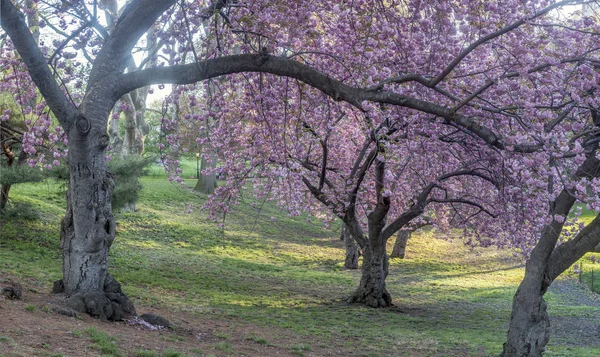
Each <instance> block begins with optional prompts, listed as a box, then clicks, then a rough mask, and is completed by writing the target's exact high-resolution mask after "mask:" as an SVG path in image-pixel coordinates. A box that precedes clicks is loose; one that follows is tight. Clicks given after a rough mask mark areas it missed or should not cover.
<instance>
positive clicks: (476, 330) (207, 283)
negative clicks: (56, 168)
mask: <svg viewBox="0 0 600 357" xmlns="http://www.w3.org/2000/svg"><path fill="white" fill-rule="evenodd" d="M156 170H162V168H156V167H155V168H153V169H152V170H151V173H150V175H149V176H146V177H144V178H143V179H142V185H143V187H144V189H143V190H142V192H141V196H140V202H139V203H138V205H137V206H138V212H135V213H117V214H116V218H117V221H118V226H117V238H116V240H115V242H114V244H113V246H112V248H111V255H110V260H109V269H110V271H111V273H112V274H113V276H114V277H115V278H116V279H117V280H119V281H120V282H121V283H122V286H123V289H124V290H125V292H126V293H127V294H128V295H129V296H130V297H131V298H132V299H133V300H134V302H135V303H136V304H137V305H145V306H157V307H162V308H167V307H168V308H169V309H173V310H177V311H185V312H187V313H190V314H196V315H199V316H208V317H211V318H215V319H218V320H227V321H239V322H240V323H244V324H251V325H255V326H257V327H258V328H264V329H267V330H272V331H282V332H284V333H285V334H287V335H289V336H296V337H297V338H298V341H294V342H289V343H286V344H282V343H280V342H279V341H278V338H279V337H278V336H277V334H274V335H273V336H271V335H269V336H266V337H267V338H268V341H267V339H265V338H264V337H262V336H258V335H256V336H255V335H252V336H251V337H249V338H246V339H247V340H252V341H254V342H256V343H257V344H260V345H274V346H280V347H282V348H287V349H289V352H290V353H294V354H298V355H301V354H304V355H308V354H309V353H310V351H311V350H314V349H316V348H317V346H319V348H327V349H329V350H330V352H332V353H333V351H344V352H345V353H346V354H350V355H356V356H385V355H406V356H493V355H497V354H499V352H500V350H501V346H502V343H503V342H504V338H505V334H506V329H507V322H508V319H509V316H510V308H511V300H512V295H513V294H514V291H515V289H516V287H517V285H518V284H519V282H520V280H521V278H522V276H523V265H522V262H521V261H519V260H516V259H514V258H512V256H511V254H510V253H509V252H502V251H498V250H496V249H488V250H484V249H475V250H469V249H467V248H465V247H464V246H463V245H462V244H461V243H460V242H459V240H458V239H455V242H454V243H453V242H451V241H450V240H447V239H440V238H444V237H438V236H437V235H436V234H435V232H432V231H426V232H421V233H417V234H414V235H413V237H412V238H411V241H410V242H409V244H408V250H407V259H405V260H391V261H390V275H389V277H388V279H387V286H388V289H389V291H390V292H391V294H392V296H393V299H394V303H395V304H396V307H395V308H391V309H379V310H376V309H370V308H366V307H362V306H359V305H346V304H345V303H344V300H343V299H344V298H345V297H347V296H349V295H350V294H351V293H352V291H353V289H354V288H355V287H356V286H357V284H358V281H359V279H360V272H358V271H346V270H343V269H341V266H342V263H343V249H342V248H343V244H342V242H340V241H339V239H338V237H339V231H335V230H334V231H325V230H323V229H322V228H321V223H320V222H319V221H318V220H316V219H314V218H313V219H309V218H308V217H297V218H291V217H288V216H287V215H286V214H285V213H282V212H281V211H280V209H279V208H277V207H276V206H274V205H272V204H269V203H267V204H265V205H264V206H262V208H261V209H260V210H259V209H258V208H256V207H254V206H253V205H252V203H253V201H252V199H250V198H249V197H244V198H243V199H242V200H241V203H240V205H239V206H237V207H236V208H235V209H234V210H233V211H232V212H231V213H230V214H229V215H228V216H227V218H226V221H225V228H224V229H221V228H218V227H217V226H216V225H215V223H214V222H210V221H209V220H208V219H207V218H206V213H205V212H203V211H202V210H201V209H200V208H199V207H200V206H201V205H202V203H203V202H204V200H205V199H206V198H205V197H203V196H198V195H196V194H195V193H193V192H190V191H189V190H185V189H182V188H181V187H180V186H179V185H178V184H172V183H169V182H167V181H166V180H165V179H164V174H162V173H161V172H160V171H156ZM190 170H191V172H190ZM194 172H195V162H194V161H189V160H188V161H187V162H186V161H184V175H183V177H189V176H191V175H193V173H194ZM194 183H195V180H188V185H190V186H193V184H194ZM61 190H62V189H61V187H60V185H59V184H58V183H53V182H44V183H40V184H20V185H16V186H15V187H14V189H13V191H11V195H12V197H13V199H14V201H15V202H20V203H27V204H28V205H30V206H31V207H34V208H35V209H36V211H38V212H39V214H40V217H41V218H40V219H39V220H31V219H23V218H15V219H11V220H5V221H3V222H2V223H0V274H2V273H8V274H11V275H13V276H17V277H23V278H29V279H30V280H31V281H33V282H35V284H38V285H39V288H40V290H48V289H49V287H50V286H51V283H52V281H54V280H57V279H60V269H61V266H60V249H59V244H60V243H59V239H58V237H59V230H60V218H61V217H62V215H63V213H64V194H63V192H62V191H61ZM190 203H192V204H194V206H195V208H194V210H193V212H192V213H191V214H186V213H185V211H186V210H187V208H188V206H189V204H190ZM257 206H260V205H257ZM271 217H275V218H276V219H275V220H274V221H272V220H271V219H270V218H271ZM391 244H393V242H392V241H390V248H391ZM599 255H600V254H599ZM587 266H588V267H589V266H590V264H588V265H587ZM597 266H598V267H600V265H598V264H597ZM598 278H599V279H598V280H599V281H600V272H598ZM599 285H600V284H599ZM547 296H548V301H549V307H550V313H551V315H553V314H555V315H560V316H581V314H582V313H591V314H598V313H600V311H598V309H594V308H591V307H588V306H585V307H579V306H570V305H568V304H565V303H564V302H563V301H562V300H560V299H561V297H560V296H559V295H554V294H552V293H548V295H547ZM75 333H76V332H73V335H74V336H75ZM86 333H87V335H89V336H91V337H92V342H93V343H94V348H95V349H97V350H99V351H100V353H102V354H105V355H113V356H119V355H121V354H122V353H123V352H122V351H121V350H119V348H118V346H117V344H116V340H115V339H114V337H111V336H107V335H105V334H104V335H103V334H102V333H101V332H100V331H95V330H94V331H92V332H90V331H89V330H87V332H86ZM94 336H95V337H94ZM215 337H218V338H220V339H221V341H216V342H215V344H214V345H212V347H214V348H215V350H216V351H215V353H217V354H223V353H225V354H231V353H234V351H235V341H234V337H232V335H231V332H230V331H220V332H219V331H217V332H215ZM96 340H97V341H96ZM302 341H310V345H309V344H305V343H301V342H302ZM346 341H356V342H355V343H353V346H352V348H351V350H349V349H348V348H349V347H348V346H347V344H346ZM168 342H171V341H168ZM177 342H178V341H175V340H173V341H172V343H173V346H174V347H175V348H176V349H177ZM0 344H1V341H0ZM597 345H598V344H597V343H595V344H592V343H591V342H589V346H597ZM322 346H323V347H322ZM257 347H258V346H257ZM103 349H105V350H103ZM548 349H549V353H548V355H549V356H595V355H598V354H599V353H600V349H599V348H596V347H586V344H585V343H583V344H582V343H579V342H577V343H576V342H574V341H566V340H564V339H562V340H561V339H554V338H552V339H551V341H550V344H549V346H548ZM146 352H148V353H150V354H149V355H152V354H151V353H152V352H154V351H145V350H138V351H137V352H136V353H137V355H140V353H146ZM172 352H174V353H179V352H175V351H172ZM162 355H165V351H163V352H162ZM140 356H141V355H140Z"/></svg>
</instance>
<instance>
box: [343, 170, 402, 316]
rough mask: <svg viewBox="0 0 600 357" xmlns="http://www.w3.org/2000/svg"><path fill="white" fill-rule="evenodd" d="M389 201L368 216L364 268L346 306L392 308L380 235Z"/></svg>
mask: <svg viewBox="0 0 600 357" xmlns="http://www.w3.org/2000/svg"><path fill="white" fill-rule="evenodd" d="M377 162H378V164H379V167H378V171H381V172H380V174H382V172H383V167H384V166H383V163H379V161H377ZM388 211H389V201H388V199H387V198H384V199H382V202H380V203H378V205H377V207H376V208H375V209H374V210H373V211H372V212H371V213H370V214H369V216H368V226H369V235H368V239H365V244H364V245H363V247H362V248H363V265H362V276H361V278H360V284H359V286H358V289H356V291H355V292H354V294H353V295H352V296H351V297H350V299H348V302H349V303H353V302H358V303H364V304H365V305H367V306H371V307H387V306H390V305H392V296H391V295H390V293H389V292H388V291H387V289H386V287H385V279H386V278H387V276H388V268H389V262H388V255H387V250H386V242H387V239H385V238H384V236H383V234H382V232H383V229H384V227H385V223H386V217H387V213H388Z"/></svg>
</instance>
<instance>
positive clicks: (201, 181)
mask: <svg viewBox="0 0 600 357" xmlns="http://www.w3.org/2000/svg"><path fill="white" fill-rule="evenodd" d="M214 165H215V163H214V160H213V162H212V163H209V162H208V161H207V160H206V159H205V158H202V159H201V160H200V175H199V177H198V181H197V182H196V186H194V190H195V191H198V192H202V193H204V194H207V195H210V194H213V193H214V192H215V188H217V174H216V173H213V174H210V175H204V174H202V171H203V170H204V169H206V168H209V167H214Z"/></svg>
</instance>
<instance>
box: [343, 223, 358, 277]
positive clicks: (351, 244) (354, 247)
mask: <svg viewBox="0 0 600 357" xmlns="http://www.w3.org/2000/svg"><path fill="white" fill-rule="evenodd" d="M340 238H341V239H342V240H343V241H344V245H345V247H346V259H345V260H344V268H346V269H358V258H359V257H360V250H359V248H358V244H356V242H355V240H354V236H353V235H352V233H351V231H350V229H349V228H348V226H347V225H346V224H344V225H343V226H342V234H341V237H340Z"/></svg>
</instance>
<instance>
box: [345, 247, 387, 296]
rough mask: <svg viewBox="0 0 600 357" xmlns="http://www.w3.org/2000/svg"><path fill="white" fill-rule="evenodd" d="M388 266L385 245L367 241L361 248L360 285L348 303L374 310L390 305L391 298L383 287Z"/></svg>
mask: <svg viewBox="0 0 600 357" xmlns="http://www.w3.org/2000/svg"><path fill="white" fill-rule="evenodd" d="M388 266H389V264H388V256H387V252H386V249H385V244H382V242H381V241H380V242H377V240H375V239H369V244H367V245H366V246H365V247H364V248H363V264H362V276H361V279H360V284H359V286H358V289H356V291H355V292H354V294H353V295H352V296H351V297H350V298H349V299H348V303H362V304H365V305H367V306H370V307H375V308H378V307H387V306H390V305H392V296H391V295H390V293H389V292H388V291H387V289H386V286H385V279H386V278H387V276H388Z"/></svg>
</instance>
